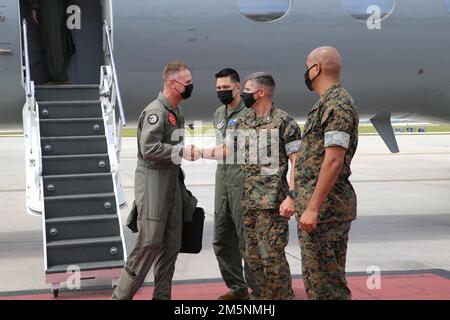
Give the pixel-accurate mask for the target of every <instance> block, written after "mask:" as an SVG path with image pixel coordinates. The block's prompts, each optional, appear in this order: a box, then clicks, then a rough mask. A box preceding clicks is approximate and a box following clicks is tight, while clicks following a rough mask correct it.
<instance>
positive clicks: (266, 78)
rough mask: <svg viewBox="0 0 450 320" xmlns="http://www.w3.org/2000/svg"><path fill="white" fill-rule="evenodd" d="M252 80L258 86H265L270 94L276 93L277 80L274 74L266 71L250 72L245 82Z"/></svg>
mask: <svg viewBox="0 0 450 320" xmlns="http://www.w3.org/2000/svg"><path fill="white" fill-rule="evenodd" d="M248 81H251V82H252V83H253V84H254V85H255V86H257V87H264V88H265V89H267V91H268V92H269V95H270V96H273V94H274V93H275V80H274V79H273V77H272V75H271V74H269V73H266V72H255V73H251V74H249V75H248V76H247V77H246V78H245V83H247V82H248Z"/></svg>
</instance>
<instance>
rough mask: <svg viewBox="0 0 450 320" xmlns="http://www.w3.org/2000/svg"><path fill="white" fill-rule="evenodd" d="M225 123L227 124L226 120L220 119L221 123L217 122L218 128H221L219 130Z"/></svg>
mask: <svg viewBox="0 0 450 320" xmlns="http://www.w3.org/2000/svg"><path fill="white" fill-rule="evenodd" d="M224 125H225V121H223V120H220V121H219V123H218V124H217V129H219V130H220V129H222V128H223V126H224Z"/></svg>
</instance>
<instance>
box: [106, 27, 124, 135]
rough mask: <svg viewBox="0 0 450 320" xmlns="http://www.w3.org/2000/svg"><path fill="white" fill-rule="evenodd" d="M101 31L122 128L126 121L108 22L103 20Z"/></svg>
mask: <svg viewBox="0 0 450 320" xmlns="http://www.w3.org/2000/svg"><path fill="white" fill-rule="evenodd" d="M103 30H104V31H105V37H106V47H107V54H108V56H109V59H110V61H111V69H112V76H113V79H112V81H113V82H114V86H115V91H116V96H117V97H116V98H117V104H118V106H119V114H120V120H121V122H122V126H123V127H125V126H126V125H127V120H126V118H125V112H124V109H123V103H122V95H121V93H120V86H119V79H118V77H117V69H116V61H115V59H114V53H113V47H112V42H111V34H110V32H111V28H110V27H109V25H108V22H107V21H106V20H105V21H104V24H103Z"/></svg>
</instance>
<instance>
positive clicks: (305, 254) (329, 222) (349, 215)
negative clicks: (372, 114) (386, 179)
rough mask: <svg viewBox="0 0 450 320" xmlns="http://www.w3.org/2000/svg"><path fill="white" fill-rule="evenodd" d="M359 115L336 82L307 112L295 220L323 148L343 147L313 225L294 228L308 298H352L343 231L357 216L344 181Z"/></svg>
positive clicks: (305, 200) (303, 205) (314, 182)
mask: <svg viewBox="0 0 450 320" xmlns="http://www.w3.org/2000/svg"><path fill="white" fill-rule="evenodd" d="M358 125H359V115H358V110H357V108H356V105H355V102H354V101H353V98H352V97H351V96H350V94H349V93H348V92H347V91H346V90H345V89H344V88H343V87H342V86H341V84H340V83H336V84H334V85H333V86H332V87H330V88H329V89H328V90H327V91H326V92H325V93H324V94H323V95H322V96H321V97H320V99H319V100H318V101H317V103H316V104H315V105H314V107H313V108H312V110H311V111H310V112H309V115H308V120H307V122H306V124H305V129H304V133H303V139H302V146H301V151H300V154H299V158H298V160H297V165H296V186H297V188H298V190H299V197H298V202H297V207H298V211H297V220H298V223H300V218H301V214H302V213H303V212H304V211H305V210H306V208H307V206H308V203H309V200H310V198H311V196H312V194H313V192H314V190H315V188H316V185H317V180H318V178H319V173H320V168H321V165H322V163H323V161H324V158H325V149H326V148H327V147H335V146H338V147H343V148H345V149H347V152H346V154H345V162H344V166H343V168H342V171H341V172H340V174H339V177H338V179H337V181H336V184H335V185H334V187H333V189H332V190H331V192H330V193H329V194H328V196H327V198H326V200H325V202H324V203H323V205H322V207H321V208H320V211H319V216H318V220H317V228H316V229H315V230H313V231H312V232H310V233H307V232H305V231H302V230H300V229H299V231H298V236H299V241H300V247H301V251H302V276H303V280H304V283H305V289H306V293H307V296H308V299H351V292H350V290H349V288H348V286H347V281H346V278H345V263H346V255H347V242H348V234H349V231H350V225H351V222H352V221H353V220H354V219H356V202H357V199H356V193H355V191H354V189H353V187H352V185H351V183H350V181H349V177H350V175H351V170H350V164H351V161H352V158H353V156H354V155H355V152H356V149H357V146H358Z"/></svg>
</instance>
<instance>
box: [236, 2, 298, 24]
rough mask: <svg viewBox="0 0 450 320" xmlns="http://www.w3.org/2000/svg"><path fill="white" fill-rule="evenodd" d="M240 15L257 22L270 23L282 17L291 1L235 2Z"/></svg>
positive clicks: (289, 6)
mask: <svg viewBox="0 0 450 320" xmlns="http://www.w3.org/2000/svg"><path fill="white" fill-rule="evenodd" d="M237 5H238V8H239V11H240V12H241V14H243V15H244V16H246V17H247V18H249V19H251V20H253V21H257V22H272V21H276V20H278V19H281V18H282V17H284V16H285V15H286V14H287V13H288V12H289V10H290V9H291V8H292V0H237Z"/></svg>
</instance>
